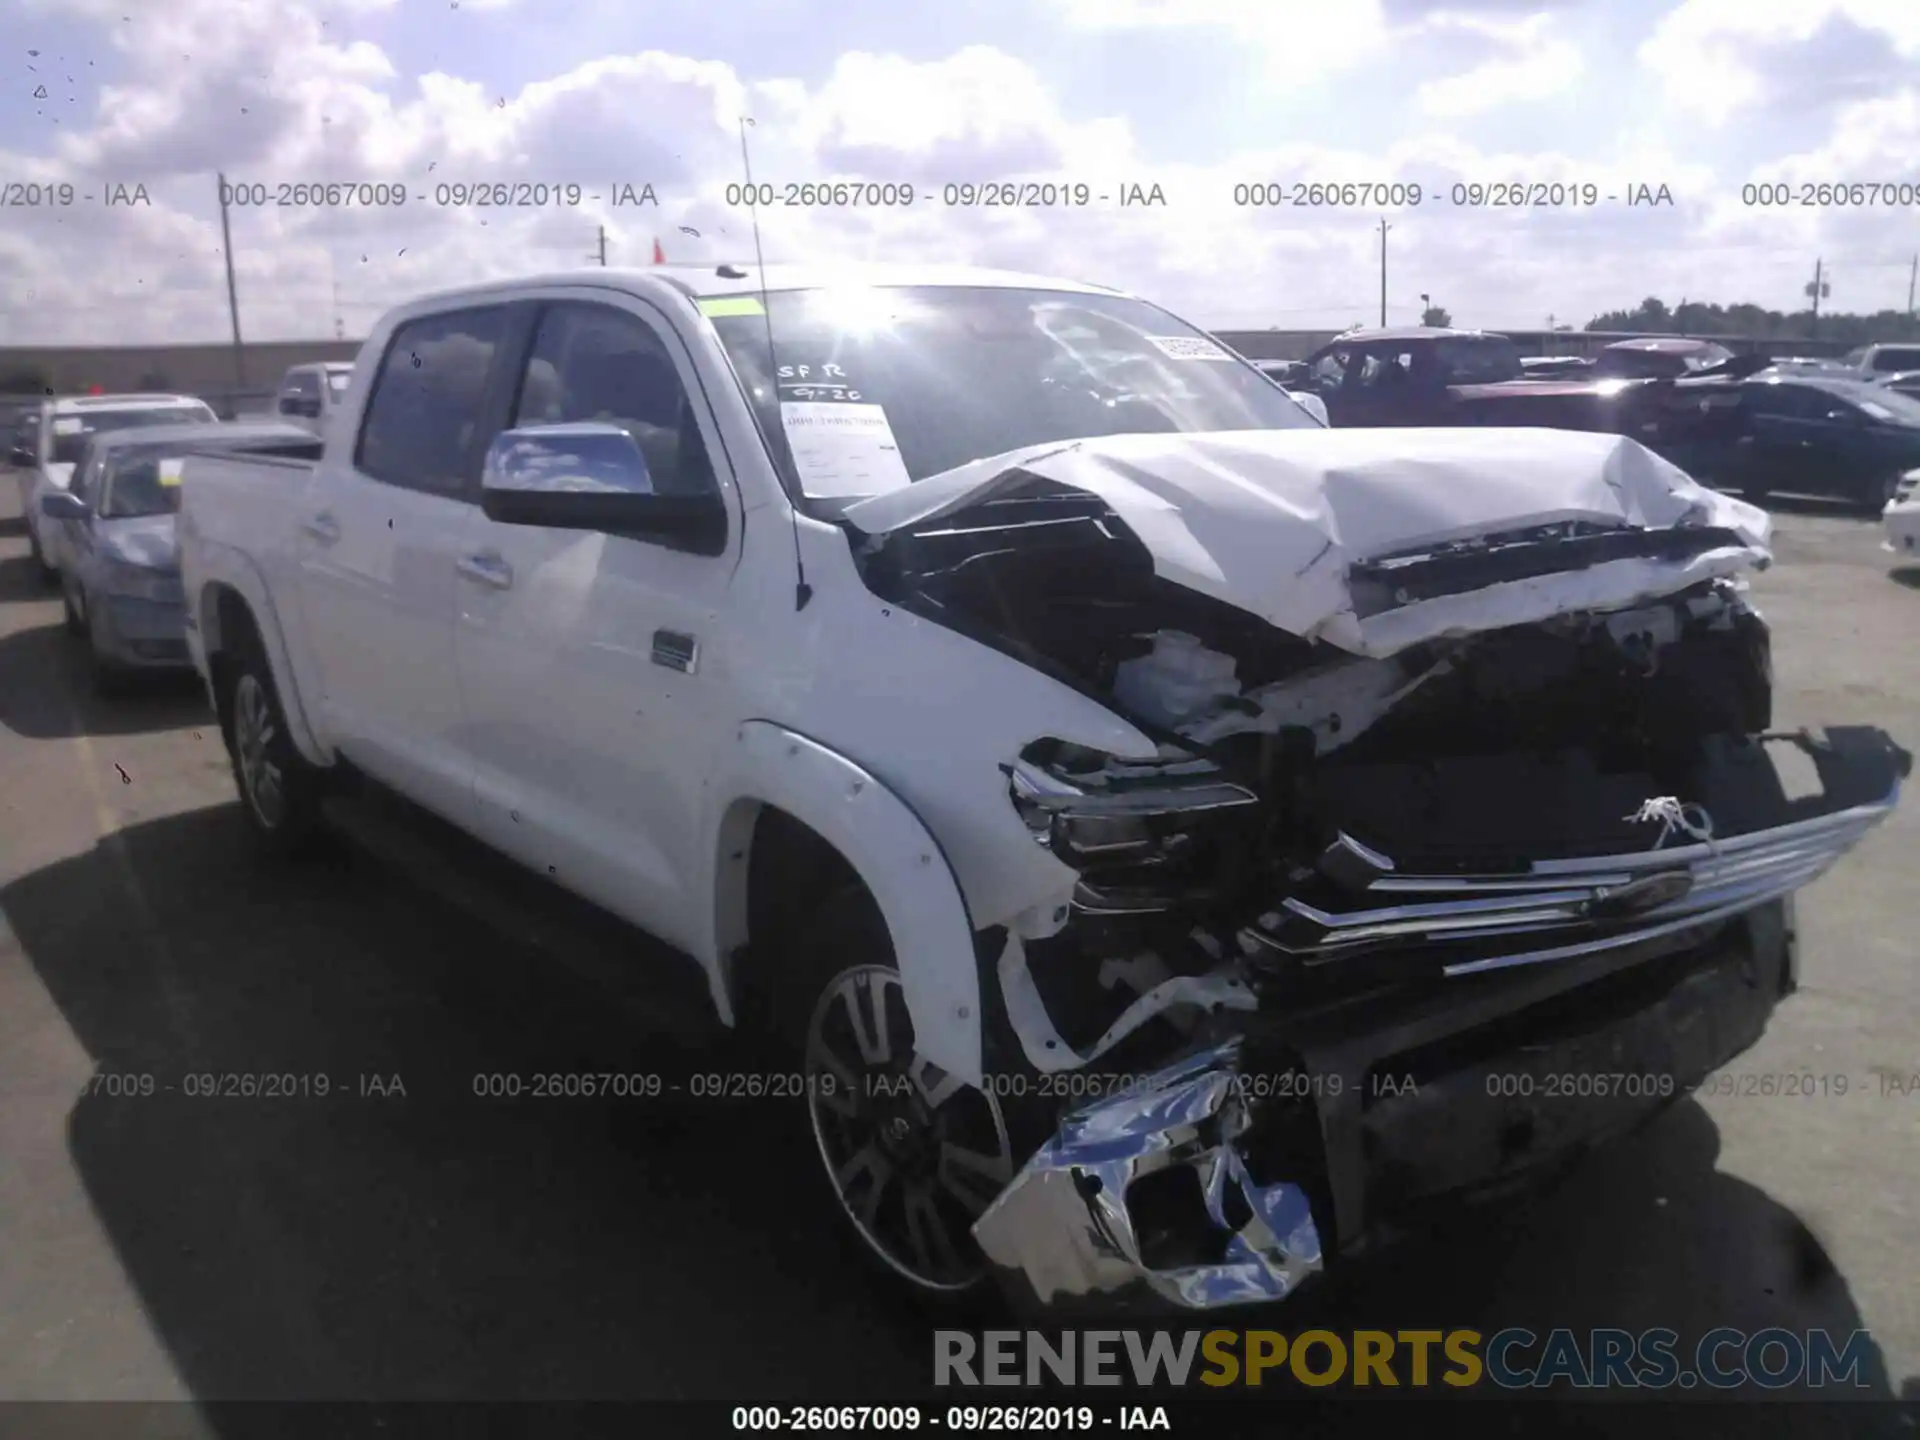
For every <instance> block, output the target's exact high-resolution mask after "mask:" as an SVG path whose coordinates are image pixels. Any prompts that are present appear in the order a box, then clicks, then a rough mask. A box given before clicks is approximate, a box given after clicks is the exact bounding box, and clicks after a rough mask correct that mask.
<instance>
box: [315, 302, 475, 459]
mask: <svg viewBox="0 0 1920 1440" xmlns="http://www.w3.org/2000/svg"><path fill="white" fill-rule="evenodd" d="M505 329H506V310H505V309H504V308H503V307H501V306H498V305H495V306H489V307H487V308H485V309H481V310H455V311H451V312H449V313H447V314H445V315H426V316H422V317H421V318H420V319H418V320H410V321H408V322H407V323H406V324H404V325H402V326H401V327H400V328H399V329H398V330H396V331H395V332H394V334H393V339H392V340H391V341H390V342H389V343H388V345H387V353H386V354H385V356H383V357H382V358H381V361H380V373H379V374H378V375H376V376H375V377H374V381H373V393H372V395H371V396H370V397H369V398H368V400H367V413H366V415H365V417H364V418H363V419H362V421H361V425H360V440H359V444H358V446H357V447H356V449H355V451H354V456H353V463H354V465H355V466H356V467H357V468H358V469H359V470H361V471H363V472H364V473H366V474H368V475H371V476H372V477H373V478H374V479H376V480H382V481H385V482H386V483H387V484H389V485H400V486H404V487H405V488H406V489H409V490H426V491H430V492H432V493H434V494H437V495H457V494H459V493H460V492H461V491H462V490H464V489H465V488H466V485H467V482H468V479H469V477H470V475H471V474H472V473H473V472H475V471H476V470H477V469H478V467H479V462H480V457H479V456H478V455H477V454H476V453H474V447H473V440H474V434H475V432H476V430H477V429H478V427H479V425H480V421H481V407H482V404H483V402H484V401H485V398H486V388H487V375H488V372H489V371H490V370H491V369H492V366H493V357H494V353H495V352H496V351H497V350H498V349H499V346H500V338H501V336H502V335H503V334H504V333H505Z"/></svg>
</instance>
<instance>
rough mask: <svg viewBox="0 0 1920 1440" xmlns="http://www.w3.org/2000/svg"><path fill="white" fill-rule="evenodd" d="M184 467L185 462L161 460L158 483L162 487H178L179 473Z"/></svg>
mask: <svg viewBox="0 0 1920 1440" xmlns="http://www.w3.org/2000/svg"><path fill="white" fill-rule="evenodd" d="M186 467H187V462H186V461H185V460H183V459H172V460H162V461H161V462H160V483H161V484H162V485H178V484H179V483H180V475H181V472H182V471H184V470H185V469H186Z"/></svg>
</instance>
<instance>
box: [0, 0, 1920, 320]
mask: <svg viewBox="0 0 1920 1440" xmlns="http://www.w3.org/2000/svg"><path fill="white" fill-rule="evenodd" d="M23 4H24V10H25V19H24V23H22V24H20V25H17V26H13V25H10V26H9V31H8V36H9V45H10V46H11V47H12V48H11V51H10V53H9V54H8V55H7V56H6V58H5V60H4V61H3V62H0V63H4V64H6V65H7V66H9V67H10V69H11V78H10V81H9V83H8V84H7V85H6V86H4V87H0V184H4V183H6V182H7V181H8V180H14V181H19V182H34V181H41V182H44V181H56V182H59V181H67V182H72V183H74V184H75V185H77V186H80V187H83V188H85V189H86V190H88V192H89V193H91V192H92V191H93V190H96V189H97V188H98V186H99V185H100V184H101V183H103V182H110V181H118V182H121V183H136V182H138V183H144V184H145V185H146V186H147V187H148V192H149V195H150V198H151V200H152V203H151V205H149V206H146V207H139V208H136V209H134V210H121V211H115V212H105V213H103V212H100V211H97V210H94V211H89V212H86V213H81V211H79V210H74V209H71V208H69V209H66V210H61V209H58V208H55V209H48V208H44V207H42V208H33V207H28V208H24V209H23V208H20V207H13V208H9V209H7V210H5V211H0V323H4V324H5V326H6V329H7V331H8V333H9V334H12V335H19V336H21V338H32V339H35V340H42V341H48V342H57V341H68V342H76V343H79V342H87V341H91V340H94V339H101V338H109V337H111V338H134V337H138V338H145V339H165V338H182V339H203V338H212V337H215V336H217V335H219V334H220V333H221V331H222V329H223V327H224V313H223V306H224V298H225V297H224V281H223V279H222V277H221V271H220V256H219V230H218V214H217V207H215V206H214V204H213V203H212V196H213V193H214V191H213V183H212V179H211V176H212V173H213V172H214V171H215V170H216V169H224V170H225V171H226V172H227V173H229V174H230V175H233V176H241V177H246V178H249V179H254V180H259V181H262V182H266V183H268V184H269V185H276V186H277V184H278V183H279V182H281V181H300V180H306V179H326V180H335V181H350V182H362V181H364V182H370V183H371V182H386V181H394V180H400V179H406V180H407V181H408V182H409V183H410V184H411V185H413V186H414V188H415V192H416V194H417V193H418V191H419V187H420V185H421V184H422V183H425V184H428V185H430V184H432V183H434V181H435V180H437V179H444V178H448V177H455V176H458V177H460V178H463V179H469V180H486V181H494V180H500V181H540V180H544V179H550V178H559V177H565V178H570V179H586V180H592V181H600V180H609V179H616V178H627V179H635V180H638V179H642V178H645V179H655V180H657V181H659V182H660V185H661V189H660V193H661V197H662V205H661V207H660V209H659V210H657V211H650V212H635V211H632V210H628V211H624V212H616V211H614V210H612V209H610V208H608V207H606V206H604V205H596V204H594V203H590V202H588V203H583V204H581V205H579V206H572V207H569V206H560V207H554V206H549V207H547V208H546V209H544V210H527V211H510V212H506V213H502V212H499V211H493V212H490V213H487V214H481V213H479V212H475V211H472V210H467V209H460V208H455V207H436V206H434V205H432V204H431V203H429V204H426V205H420V204H412V205H410V206H409V207H407V209H406V210H405V212H404V213H399V214H394V213H389V212H385V211H379V210H374V211H368V210H366V209H360V210H356V211H351V212H349V211H347V210H336V211H332V212H325V211H322V210H316V209H312V208H308V209H304V210H279V209H271V210H270V211H269V212H267V213H260V212H255V213H250V214H247V215H244V216H239V215H236V218H235V252H236V265H237V268H238V270H239V273H240V277H241V290H242V304H243V318H244V320H245V322H246V324H247V328H248V330H249V333H252V334H256V335H258V336H260V337H261V338H268V337H288V338H294V337H300V336H310V335H323V334H329V333H331V332H332V330H333V328H334V323H335V321H336V319H340V320H342V321H343V322H344V323H345V325H346V326H347V328H348V329H349V330H358V329H360V328H363V327H364V325H365V323H367V322H368V321H369V320H371V318H372V317H373V315H374V314H375V313H377V310H378V308H379V307H380V306H382V305H384V304H386V303H390V302H391V301H394V300H397V299H400V298H404V297H406V296H407V295H410V294H414V293H418V292H419V291H420V290H423V289H427V288H432V286H433V285H435V284H442V283H447V282H448V281H450V280H466V279H479V278H486V277H490V276H494V275H503V274H512V273H515V271H516V270H522V271H524V270H526V269H529V268H534V269H552V268H558V267H560V266H564V265H568V264H572V263H575V262H578V261H580V260H581V259H583V258H584V257H585V255H586V254H587V253H588V251H589V250H591V249H592V247H593V244H594V242H595V239H596V236H597V231H598V227H599V226H600V225H602V224H604V225H606V226H607V227H608V230H609V234H610V250H611V252H612V255H613V257H614V258H615V259H616V260H627V261H630V262H644V260H645V258H646V256H647V254H648V253H649V252H650V248H651V243H652V240H653V239H654V238H655V236H660V237H662V238H663V242H664V243H665V244H666V246H667V249H668V251H669V253H670V255H671V256H672V258H675V259H692V260H701V259H708V258H721V257H722V256H723V255H724V256H725V257H731V256H733V255H737V254H741V253H744V252H743V250H742V243H743V236H744V235H745V233H746V232H745V221H746V216H745V214H744V212H740V211H738V210H737V209H731V210H730V209H729V208H728V207H727V206H726V204H725V203H724V201H725V197H724V187H725V185H726V184H727V183H728V182H729V181H733V180H737V179H738V178H739V177H738V151H737V141H736V139H735V135H734V129H733V127H734V117H736V116H737V115H738V114H739V113H742V112H745V113H751V114H753V115H754V116H755V117H756V126H755V129H754V132H753V135H754V145H755V149H756V173H757V177H758V178H761V179H768V180H776V181H788V180H792V181H805V180H831V179H852V180H865V181H899V180H911V181H914V182H915V183H917V184H920V185H921V186H923V187H931V188H933V189H936V190H937V189H938V187H939V184H940V182H941V181H943V180H962V179H971V180H988V179H1009V180H1013V179H1021V178H1037V179H1057V180H1069V181H1073V180H1087V181H1090V182H1092V183H1095V184H1096V185H1097V186H1099V187H1100V188H1101V189H1102V190H1103V191H1104V190H1108V189H1111V188H1112V186H1113V185H1114V184H1115V183H1124V182H1138V183H1143V184H1153V183H1159V184H1161V185H1162V187H1163V191H1164V193H1165V194H1166V195H1167V197H1168V203H1167V205H1166V207H1165V208H1164V209H1162V210H1158V211H1155V212H1153V213H1137V212H1136V213H1129V214H1125V215H1121V214H1115V213H1094V212H1095V211H1097V210H1098V208H1099V207H1090V209H1089V210H1087V211H1082V212H1026V213H1012V214H1006V213H991V214H989V213H984V212H981V211H979V210H976V209H969V208H958V209H948V208H945V207H941V206H937V205H935V206H928V205H921V204H916V207H915V208H914V210H913V212H912V213H905V212H898V213H888V212H880V213H874V212H868V213H863V214H853V213H848V212H836V211H832V210H825V211H819V210H816V211H784V212H782V213H763V215H762V224H763V230H764V231H765V233H766V235H767V239H768V246H769V252H770V253H775V254H779V255H781V256H782V257H786V258H800V257H805V256H814V255H820V254H828V255H839V256H844V255H852V256H873V257H876V258H887V259H913V258H928V259H938V260H948V261H976V262H982V263H995V264H1002V265H1014V266H1018V267H1020V268H1030V269H1037V270H1041V271H1047V272H1066V273H1070V274H1074V275H1076V276H1078V277H1080V278H1087V279H1094V280H1100V281H1103V282H1106V283H1111V284H1117V285H1122V286H1125V287H1128V288H1131V289H1134V290H1137V291H1139V292H1141V293H1144V294H1148V295H1150V296H1152V297H1153V298H1155V299H1157V300H1160V301H1162V302H1163V303H1166V304H1168V305H1170V306H1172V307H1173V308H1175V309H1177V310H1180V311H1183V312H1184V313H1186V314H1188V315H1189V316H1191V317H1192V318H1194V319H1196V320H1198V321H1200V322H1201V323H1203V324H1213V325H1246V324H1280V325H1299V326H1311V325H1343V324H1347V323H1351V322H1353V321H1355V320H1360V319H1374V318H1377V315H1376V314H1374V313H1371V312H1373V311H1374V310H1376V309H1377V305H1378V263H1379V259H1378V257H1379V252H1378V238H1377V231H1376V228H1375V227H1376V226H1377V223H1378V221H1379V219H1380V217H1381V215H1382V213H1386V215H1387V219H1388V221H1389V224H1390V225H1391V227H1392V229H1391V230H1390V232H1389V242H1388V244H1389V257H1388V258H1389V317H1390V318H1392V319H1396V320H1409V319H1412V318H1414V317H1415V315H1417V313H1418V311H1419V309H1420V302H1419V298H1418V297H1419V294H1420V293H1421V292H1426V293H1430V294H1432V295H1433V296H1434V298H1435V299H1436V300H1438V301H1439V302H1440V303H1441V304H1443V305H1445V306H1447V307H1448V308H1449V309H1450V310H1451V311H1452V313H1453V315H1454V317H1455V319H1456V320H1459V321H1463V322H1468V323H1476V324H1483V325H1489V326H1499V325H1506V326H1519V325H1538V324H1542V323H1544V322H1545V319H1546V317H1547V315H1548V314H1550V313H1551V314H1553V315H1555V316H1556V317H1557V318H1558V319H1561V320H1568V319H1571V320H1573V321H1574V322H1575V323H1582V322H1584V320H1585V319H1587V318H1588V317H1589V316H1590V315H1591V314H1592V313H1594V312H1596V311H1598V310H1601V309H1607V308H1613V307H1616V306H1621V305H1631V304H1633V303H1635V302H1637V301H1638V300H1639V299H1640V298H1641V297H1642V296H1643V295H1645V294H1647V293H1659V294H1661V295H1663V296H1665V297H1666V298H1668V299H1669V300H1670V301H1671V300H1678V299H1679V298H1681V297H1683V296H1685V297H1688V298H1697V299H1718V300H1722V301H1735V300H1747V299H1752V300H1758V301H1761V302H1763V303H1767V304H1772V305H1776V306H1783V307H1784V306H1789V305H1792V304H1794V303H1796V299H1797V294H1798V289H1799V286H1800V284H1801V283H1802V281H1803V280H1804V278H1805V275H1806V274H1807V273H1810V271H1811V268H1812V264H1813V261H1814V259H1815V257H1816V256H1819V257H1821V258H1823V259H1825V260H1826V261H1827V262H1828V264H1829V266H1830V268H1831V269H1832V270H1833V273H1834V276H1835V292H1834V295H1833V298H1832V300H1831V302H1830V303H1832V304H1833V305H1835V306H1838V307H1840V308H1854V309H1877V308H1881V307H1882V306H1887V305H1899V304H1903V303H1904V299H1905V280H1906V274H1905V271H1906V265H1907V262H1908V260H1909V258H1910V256H1911V254H1912V251H1913V247H1914V245H1915V243H1916V232H1920V204H1908V205H1907V206H1905V207H1904V209H1889V208H1885V207H1882V208H1880V209H1877V210H1874V211H1872V212H1871V213H1863V212H1861V211H1858V210H1841V209H1833V208H1826V209H1822V208H1818V207H1805V208H1801V207H1795V208H1791V209H1789V210H1786V211H1781V210H1759V209H1755V208H1753V207H1750V206H1743V205H1742V204H1741V203H1740V201H1741V187H1742V186H1743V184H1747V183H1752V182H1755V181H1759V180H1767V181H1771V180H1774V179H1784V180H1787V181H1789V182H1799V181H1803V180H1804V181H1829V182H1831V181H1893V182H1895V183H1896V184H1898V183H1901V182H1904V183H1905V184H1906V185H1907V186H1908V187H1909V190H1908V191H1906V192H1901V193H1904V194H1905V195H1906V197H1907V198H1908V199H1909V200H1911V199H1912V198H1913V195H1912V190H1911V187H1913V186H1915V185H1920V164H1916V162H1915V159H1914V157H1915V156H1916V155H1920V87H1917V86H1916V76H1920V3H1916V0H1792V3H1787V0H1444V3H1441V0H1342V3H1340V4H1338V5H1330V4H1326V3H1324V0H1266V3H1262V4H1252V3H1243V0H1018V3H1016V0H978V3H973V4H970V5H967V6H948V7H912V6H901V5H898V4H895V3H886V4H883V3H879V0H848V3H843V4H837V5H832V6H828V5H822V4H801V3H786V0H722V3H716V0H706V3H689V0H666V3H645V4H637V3H631V0H629V3H618V0H543V3H536V0H459V3H458V4H457V5H456V4H454V3H452V0H169V3H168V4H167V5H165V6H160V5H154V4H147V5H138V4H137V3H136V0H23ZM123 17H124V18H123ZM30 50H38V51H40V54H39V55H37V56H34V55H30V54H28V53H27V52H29V51H30ZM29 67H31V68H29ZM38 87H44V88H45V90H46V94H45V96H44V97H36V95H35V93H34V92H35V90H36V88H38ZM56 122H57V123H56ZM1259 179H1269V180H1280V181H1283V182H1290V181H1294V180H1313V181H1333V182H1362V183H1379V182H1406V181H1410V180H1417V181H1419V182H1421V183H1422V184H1424V185H1426V186H1427V187H1428V193H1429V195H1430V196H1431V195H1435V194H1438V195H1446V194H1448V193H1450V192H1449V187H1450V185H1451V184H1452V183H1453V182H1455V181H1461V182H1468V181H1471V182H1475V183H1485V182H1495V181H1512V180H1525V181H1544V182H1560V183H1563V184H1565V183H1571V184H1574V185H1576V186H1578V185H1582V184H1588V183H1592V184H1595V185H1596V186H1598V187H1599V188H1600V190H1601V191H1602V192H1603V193H1615V192H1620V191H1622V190H1623V188H1624V187H1625V186H1627V185H1630V184H1637V183H1646V184H1649V185H1653V186H1658V185H1661V184H1665V185H1667V186H1668V187H1669V188H1670V191H1671V193H1672V194H1673V196H1674V198H1675V203H1674V204H1673V205H1672V206H1671V207H1661V208H1659V209H1657V210H1648V209H1644V208H1643V209H1634V210H1629V209H1627V208H1625V207H1623V206H1620V205H1607V204H1600V205H1597V206H1594V207H1592V208H1580V207H1576V208H1574V209H1572V210H1568V209H1558V210H1528V211H1525V212H1510V213H1496V212H1492V211H1489V210H1486V209H1485V208H1481V207H1473V206H1468V207H1453V206H1451V205H1450V204H1436V203H1433V202H1432V201H1431V200H1430V201H1428V202H1427V203H1423V205H1421V206H1419V207H1412V208H1408V207H1400V208H1398V209H1396V210H1389V211H1386V212H1383V211H1382V210H1381V208H1380V206H1379V205H1377V204H1373V203H1366V204H1351V205H1335V206H1330V207H1329V206H1315V207H1286V208H1285V209H1283V210H1280V211H1272V210H1261V211H1254V210H1248V209H1246V208H1244V207H1235V206H1234V205H1233V204H1232V194H1233V187H1234V185H1235V184H1236V183H1239V182H1243V181H1248V180H1259ZM594 188H604V187H603V186H595V187H594ZM430 199H431V196H430V195H429V200H430ZM682 226H692V227H693V228H694V229H697V230H699V231H700V235H699V236H698V237H697V238H696V237H692V236H689V235H687V234H685V233H684V232H683V231H682V229H681V227H682ZM723 231H724V232H725V233H724V234H722V233H721V232H723ZM336 292H337V295H338V299H337V301H336Z"/></svg>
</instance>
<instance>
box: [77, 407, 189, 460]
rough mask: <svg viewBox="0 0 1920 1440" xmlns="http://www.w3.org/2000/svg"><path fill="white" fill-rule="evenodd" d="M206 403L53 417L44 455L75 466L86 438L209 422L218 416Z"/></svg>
mask: <svg viewBox="0 0 1920 1440" xmlns="http://www.w3.org/2000/svg"><path fill="white" fill-rule="evenodd" d="M218 418H219V417H217V416H216V415H215V414H214V413H213V411H212V410H210V409H208V408H207V407H206V406H205V405H169V406H168V407H167V408H165V409H164V410H161V409H148V410H89V411H87V412H86V413H85V414H83V415H56V416H54V417H53V453H52V454H51V455H49V456H48V457H47V458H48V460H49V462H50V463H52V464H55V465H77V464H79V463H80V454H81V452H82V451H83V450H85V449H86V448H87V437H88V436H90V435H97V434H100V433H101V432H103V431H107V430H136V429H140V428H142V427H143V426H147V425H193V424H197V423H201V422H205V423H207V424H212V423H213V422H214V421H215V420H216V419H218Z"/></svg>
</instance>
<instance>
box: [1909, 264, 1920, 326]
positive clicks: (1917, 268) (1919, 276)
mask: <svg viewBox="0 0 1920 1440" xmlns="http://www.w3.org/2000/svg"><path fill="white" fill-rule="evenodd" d="M1915 280H1920V255H1915V256H1914V257H1913V264H1911V265H1909V266H1908V267H1907V319H1909V320H1911V319H1913V282H1914V281H1915Z"/></svg>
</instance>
